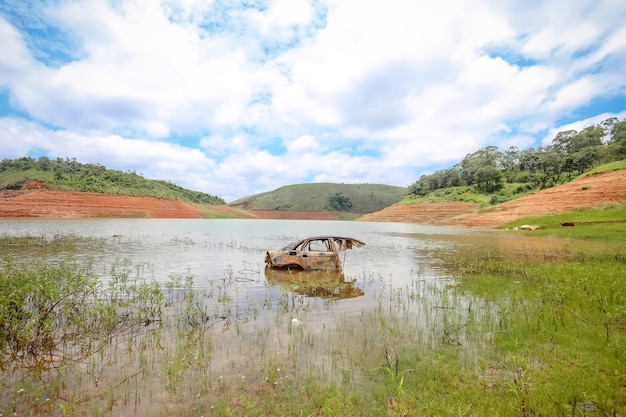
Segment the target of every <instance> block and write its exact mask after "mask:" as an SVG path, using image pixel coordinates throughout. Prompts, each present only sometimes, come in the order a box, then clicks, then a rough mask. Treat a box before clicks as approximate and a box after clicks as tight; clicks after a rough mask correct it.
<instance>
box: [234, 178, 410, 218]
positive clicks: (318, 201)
mask: <svg viewBox="0 0 626 417" xmlns="http://www.w3.org/2000/svg"><path fill="white" fill-rule="evenodd" d="M406 193H407V188H405V187H396V186H392V185H382V184H333V183H313V184H295V185H287V186H285V187H281V188H278V189H276V190H274V191H269V192H266V193H261V194H255V195H252V196H249V197H245V198H242V199H239V200H237V201H234V202H232V203H230V205H231V206H238V207H243V208H246V209H254V210H328V211H342V212H352V213H372V212H375V211H379V210H382V209H383V208H385V207H388V206H390V205H392V204H395V203H397V202H399V201H400V200H402V198H403V197H404V196H405V195H406Z"/></svg>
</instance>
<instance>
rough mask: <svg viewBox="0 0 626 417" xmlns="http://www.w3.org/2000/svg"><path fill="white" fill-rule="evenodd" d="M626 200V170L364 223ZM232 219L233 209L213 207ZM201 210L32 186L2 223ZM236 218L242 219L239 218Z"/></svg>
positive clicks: (254, 213)
mask: <svg viewBox="0 0 626 417" xmlns="http://www.w3.org/2000/svg"><path fill="white" fill-rule="evenodd" d="M625 200H626V170H620V171H614V172H607V173H604V174H599V175H593V176H589V177H585V178H582V179H579V180H576V181H573V182H570V183H567V184H563V185H560V186H558V187H553V188H549V189H546V190H543V191H540V192H538V193H535V194H532V195H528V196H525V197H522V198H519V199H517V200H513V201H508V202H506V203H502V204H498V205H496V206H493V207H489V208H487V209H482V210H480V209H479V207H478V206H477V205H474V204H469V203H459V202H447V203H433V204H413V205H396V206H392V207H388V208H386V209H384V210H382V211H379V212H376V213H371V214H367V215H365V216H363V217H361V218H360V219H359V220H361V221H373V222H407V223H431V224H436V225H454V226H466V227H495V226H499V225H501V224H504V223H508V222H510V221H513V220H516V219H519V218H522V217H531V216H543V215H548V214H557V213H562V212H566V211H570V210H573V209H575V208H578V207H590V206H602V205H608V204H617V203H621V202H623V201H625ZM211 209H212V210H213V211H219V212H222V211H223V212H224V216H225V217H229V216H230V217H233V216H234V213H232V211H233V210H235V211H236V210H238V209H237V208H233V207H229V206H211ZM201 211H202V210H201V207H199V206H194V205H192V204H188V203H183V202H181V201H175V200H166V199H160V198H153V197H133V196H124V195H116V194H101V193H84V192H75V191H58V190H48V189H46V184H45V183H43V182H41V181H36V180H34V181H27V182H26V183H25V184H24V185H23V186H22V189H21V190H3V191H0V218H1V217H12V218H98V217H120V218H122V217H146V218H201V217H202V214H201ZM242 213H243V214H245V216H244V215H243V214H242V216H241V217H254V218H261V219H294V220H302V219H309V220H337V219H338V218H339V216H340V213H338V212H327V211H274V210H253V209H251V208H250V210H245V211H243V212H242ZM234 217H237V216H234Z"/></svg>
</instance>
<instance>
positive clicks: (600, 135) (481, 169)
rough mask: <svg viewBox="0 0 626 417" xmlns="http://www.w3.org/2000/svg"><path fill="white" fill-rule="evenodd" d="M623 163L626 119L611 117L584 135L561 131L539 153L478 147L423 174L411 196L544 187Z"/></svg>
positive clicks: (515, 149) (537, 150) (571, 131)
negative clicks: (507, 186) (461, 189)
mask: <svg viewBox="0 0 626 417" xmlns="http://www.w3.org/2000/svg"><path fill="white" fill-rule="evenodd" d="M622 159H626V119H624V120H622V121H619V120H618V119H617V118H610V119H607V120H604V121H603V122H601V123H599V124H597V125H592V126H588V127H586V128H584V129H583V130H581V131H580V132H578V131H575V130H567V131H564V132H559V133H558V134H557V135H556V137H555V138H554V139H553V140H552V143H551V144H550V145H546V146H539V147H538V148H536V149H535V148H528V149H524V150H519V149H518V148H517V147H515V146H512V147H509V148H508V149H506V150H504V151H500V150H499V149H498V147H497V146H487V147H485V148H482V149H479V150H478V151H476V152H474V153H471V154H468V155H467V156H465V158H463V160H462V161H461V162H460V163H458V164H455V165H454V166H453V167H451V168H447V169H441V170H438V171H435V172H434V173H432V174H429V175H422V176H421V177H420V178H419V179H418V180H417V181H415V182H414V183H413V184H411V185H410V186H409V192H408V195H409V196H411V195H412V196H416V197H423V196H426V195H427V194H429V193H430V192H432V191H436V190H439V189H444V188H452V187H460V186H473V187H474V188H475V189H476V190H477V191H479V192H483V193H494V192H497V191H499V190H500V189H502V188H503V186H504V184H505V183H510V184H520V186H519V187H521V188H524V189H525V190H532V189H543V188H548V187H552V186H555V185H557V184H560V183H563V182H566V181H569V180H571V179H572V178H573V177H574V176H577V175H580V174H582V173H583V172H585V171H588V170H589V169H591V168H593V167H594V166H595V165H597V164H603V163H608V162H613V161H619V160H622ZM518 191H524V190H522V189H520V190H518Z"/></svg>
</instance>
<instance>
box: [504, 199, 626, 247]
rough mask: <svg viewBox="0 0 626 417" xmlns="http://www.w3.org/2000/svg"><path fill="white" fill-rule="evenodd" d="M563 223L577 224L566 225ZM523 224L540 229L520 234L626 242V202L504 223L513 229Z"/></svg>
mask: <svg viewBox="0 0 626 417" xmlns="http://www.w3.org/2000/svg"><path fill="white" fill-rule="evenodd" d="M562 223H574V226H573V227H564V226H562V225H561V224H562ZM523 224H530V225H538V226H540V227H541V228H540V229H539V230H534V231H527V232H522V231H520V232H521V233H526V234H532V235H536V236H556V237H568V238H576V239H593V240H611V241H621V242H624V241H626V203H622V204H616V205H609V206H604V207H593V208H583V209H577V210H573V211H570V212H567V213H562V214H558V215H554V216H542V217H527V218H523V219H519V220H516V221H514V222H511V223H507V224H505V225H502V226H501V228H504V229H513V228H516V227H519V226H521V225H523Z"/></svg>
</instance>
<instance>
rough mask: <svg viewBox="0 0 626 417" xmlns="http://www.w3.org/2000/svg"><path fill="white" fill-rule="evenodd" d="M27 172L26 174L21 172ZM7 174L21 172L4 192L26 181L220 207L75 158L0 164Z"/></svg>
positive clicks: (216, 200)
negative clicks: (30, 179) (33, 180)
mask: <svg viewBox="0 0 626 417" xmlns="http://www.w3.org/2000/svg"><path fill="white" fill-rule="evenodd" d="M26 171H29V173H28V174H26V173H25V172H26ZM3 173H4V174H7V175H5V177H7V178H8V174H9V173H25V174H24V175H17V176H14V178H15V180H14V181H13V182H11V183H9V184H6V185H5V186H4V187H3V188H4V189H12V188H13V189H19V188H21V185H22V184H23V183H24V182H25V181H26V180H27V179H29V178H33V179H39V180H43V181H45V182H46V183H47V184H48V185H49V186H50V187H51V188H57V189H71V190H76V191H90V192H105V193H113V194H124V195H135V196H150V197H159V198H170V199H175V200H181V201H186V202H190V203H199V204H212V205H222V204H226V202H225V201H224V200H223V199H222V198H220V197H216V196H213V195H210V194H207V193H203V192H200V191H193V190H188V189H186V188H183V187H180V186H179V185H176V184H174V183H172V182H169V181H162V180H149V179H146V178H144V177H143V175H142V174H137V173H136V172H135V171H128V172H123V171H119V170H113V169H107V168H106V167H105V166H104V165H101V164H83V163H80V162H77V161H76V158H72V159H70V158H65V159H63V158H56V159H50V158H48V157H46V156H42V157H40V158H32V157H22V158H17V159H3V160H2V161H0V176H2V174H3Z"/></svg>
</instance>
